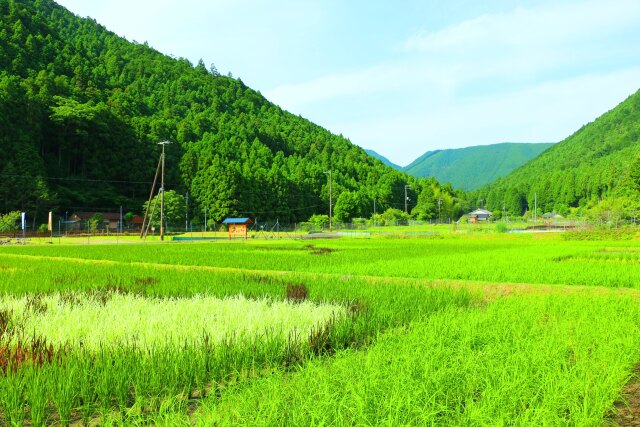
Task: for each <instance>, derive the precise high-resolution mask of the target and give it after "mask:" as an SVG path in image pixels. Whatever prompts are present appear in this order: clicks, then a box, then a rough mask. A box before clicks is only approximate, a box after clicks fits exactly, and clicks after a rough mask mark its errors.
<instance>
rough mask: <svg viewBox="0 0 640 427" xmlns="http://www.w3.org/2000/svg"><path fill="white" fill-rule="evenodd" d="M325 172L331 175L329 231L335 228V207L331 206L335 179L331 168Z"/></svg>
mask: <svg viewBox="0 0 640 427" xmlns="http://www.w3.org/2000/svg"><path fill="white" fill-rule="evenodd" d="M324 173H326V174H328V175H329V231H332V230H333V208H332V206H331V199H332V197H333V188H332V187H333V179H332V176H331V169H329V170H328V171H324Z"/></svg>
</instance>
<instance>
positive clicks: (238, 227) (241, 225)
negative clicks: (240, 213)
mask: <svg viewBox="0 0 640 427" xmlns="http://www.w3.org/2000/svg"><path fill="white" fill-rule="evenodd" d="M222 223H223V224H226V225H227V229H228V230H229V240H231V238H232V237H244V238H245V239H246V238H247V232H248V231H249V225H251V224H253V220H252V219H251V218H227V219H225V220H224V221H222Z"/></svg>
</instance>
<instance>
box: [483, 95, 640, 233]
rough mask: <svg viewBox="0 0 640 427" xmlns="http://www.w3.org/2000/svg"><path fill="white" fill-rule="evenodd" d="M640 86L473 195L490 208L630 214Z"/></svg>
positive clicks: (634, 202) (638, 157)
mask: <svg viewBox="0 0 640 427" xmlns="http://www.w3.org/2000/svg"><path fill="white" fill-rule="evenodd" d="M639 136H640V91H638V92H636V93H635V94H634V95H632V96H630V97H629V98H627V99H626V100H625V101H624V102H622V103H621V104H619V105H618V106H617V107H615V108H614V109H612V110H611V111H609V112H607V113H605V114H603V115H602V116H601V117H599V118H598V119H597V120H595V121H594V122H592V123H589V124H587V125H585V126H583V127H582V128H581V129H580V130H578V131H577V132H575V133H574V134H573V135H571V136H570V137H568V138H567V139H565V140H564V141H562V142H559V143H558V144H555V145H554V146H553V147H551V148H549V149H548V150H547V151H545V152H544V153H542V154H541V155H540V156H538V157H537V158H535V159H534V160H532V161H531V162H529V163H527V164H526V165H524V166H522V167H520V168H519V169H516V170H515V171H513V172H512V173H510V174H509V175H507V176H505V177H503V178H501V179H499V180H497V181H496V182H494V183H492V184H490V185H488V186H486V187H484V188H482V189H481V190H479V191H478V192H477V193H475V194H474V195H473V196H472V197H474V198H476V199H479V198H483V199H486V205H487V207H488V209H489V210H501V209H502V206H503V203H505V205H506V209H507V210H508V211H509V212H510V213H511V214H516V215H519V214H522V213H523V212H525V211H527V210H532V208H533V206H534V199H535V198H536V196H537V206H538V211H539V213H540V212H551V211H557V212H560V213H564V214H567V213H571V212H574V213H577V214H580V212H583V213H589V212H590V213H592V214H593V213H595V214H598V212H600V213H601V214H603V215H608V217H607V218H606V219H607V220H610V219H611V215H620V216H628V217H631V215H635V211H636V209H637V208H638V207H639V205H638V200H639V190H640V144H639V143H638V137H639Z"/></svg>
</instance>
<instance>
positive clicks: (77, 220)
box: [66, 212, 120, 230]
mask: <svg viewBox="0 0 640 427" xmlns="http://www.w3.org/2000/svg"><path fill="white" fill-rule="evenodd" d="M96 214H100V215H102V218H104V222H103V223H102V224H101V225H98V228H99V229H104V228H107V227H108V228H118V223H119V222H120V214H119V213H117V212H74V213H72V214H71V215H69V217H68V219H67V221H66V224H67V226H68V229H69V230H83V229H86V227H87V221H89V220H90V219H91V218H93V216H94V215H96Z"/></svg>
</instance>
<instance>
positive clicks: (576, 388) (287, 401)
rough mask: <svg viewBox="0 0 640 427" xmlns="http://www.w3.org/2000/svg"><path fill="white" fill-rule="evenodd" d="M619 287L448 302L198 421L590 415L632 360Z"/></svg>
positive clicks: (637, 332) (425, 421)
mask: <svg viewBox="0 0 640 427" xmlns="http://www.w3.org/2000/svg"><path fill="white" fill-rule="evenodd" d="M639 348H640V306H639V305H638V303H637V301H635V300H633V299H631V298H626V297H588V298H585V297H584V296H582V295H569V296H558V295H555V296H528V297H518V298H508V299H504V300H501V301H498V302H495V303H493V304H491V305H489V306H487V307H477V308H473V309H466V310H460V309H459V308H454V307H451V308H449V309H446V310H443V311H440V312H438V313H435V314H433V315H431V316H430V317H429V318H427V319H424V320H422V321H418V322H414V323H413V324H412V326H411V328H408V329H407V328H401V329H397V330H394V331H393V333H388V334H385V335H384V336H383V337H381V338H380V340H379V341H378V342H377V343H376V344H373V345H372V346H370V347H369V348H368V350H367V351H360V350H357V351H356V350H352V349H349V350H346V351H342V352H339V353H338V354H336V357H335V358H333V359H331V360H328V361H327V360H324V359H312V360H311V361H309V362H308V363H307V364H306V365H305V366H304V367H302V368H301V369H299V370H296V371H294V372H291V371H285V370H278V371H277V372H275V373H274V374H272V375H270V376H268V377H263V378H260V379H257V380H256V381H253V382H252V383H251V384H250V385H249V386H247V387H242V388H234V389H227V390H224V391H223V392H222V393H221V396H220V398H219V399H213V398H210V399H208V400H207V401H206V402H205V404H204V406H203V407H202V410H201V411H200V412H199V413H198V414H197V415H196V416H195V418H194V419H195V420H196V421H197V423H198V424H199V425H265V426H266V425H284V424H287V425H505V424H509V425H531V426H539V425H600V424H602V423H603V421H604V419H605V416H606V415H607V413H608V411H609V410H610V408H611V406H612V404H613V402H614V401H615V400H616V399H617V398H618V397H619V393H620V389H621V387H622V385H624V383H625V381H626V380H627V379H628V378H629V372H630V370H631V368H632V367H633V365H634V364H635V363H637V361H638V360H639V359H640V350H638V349H639Z"/></svg>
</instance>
